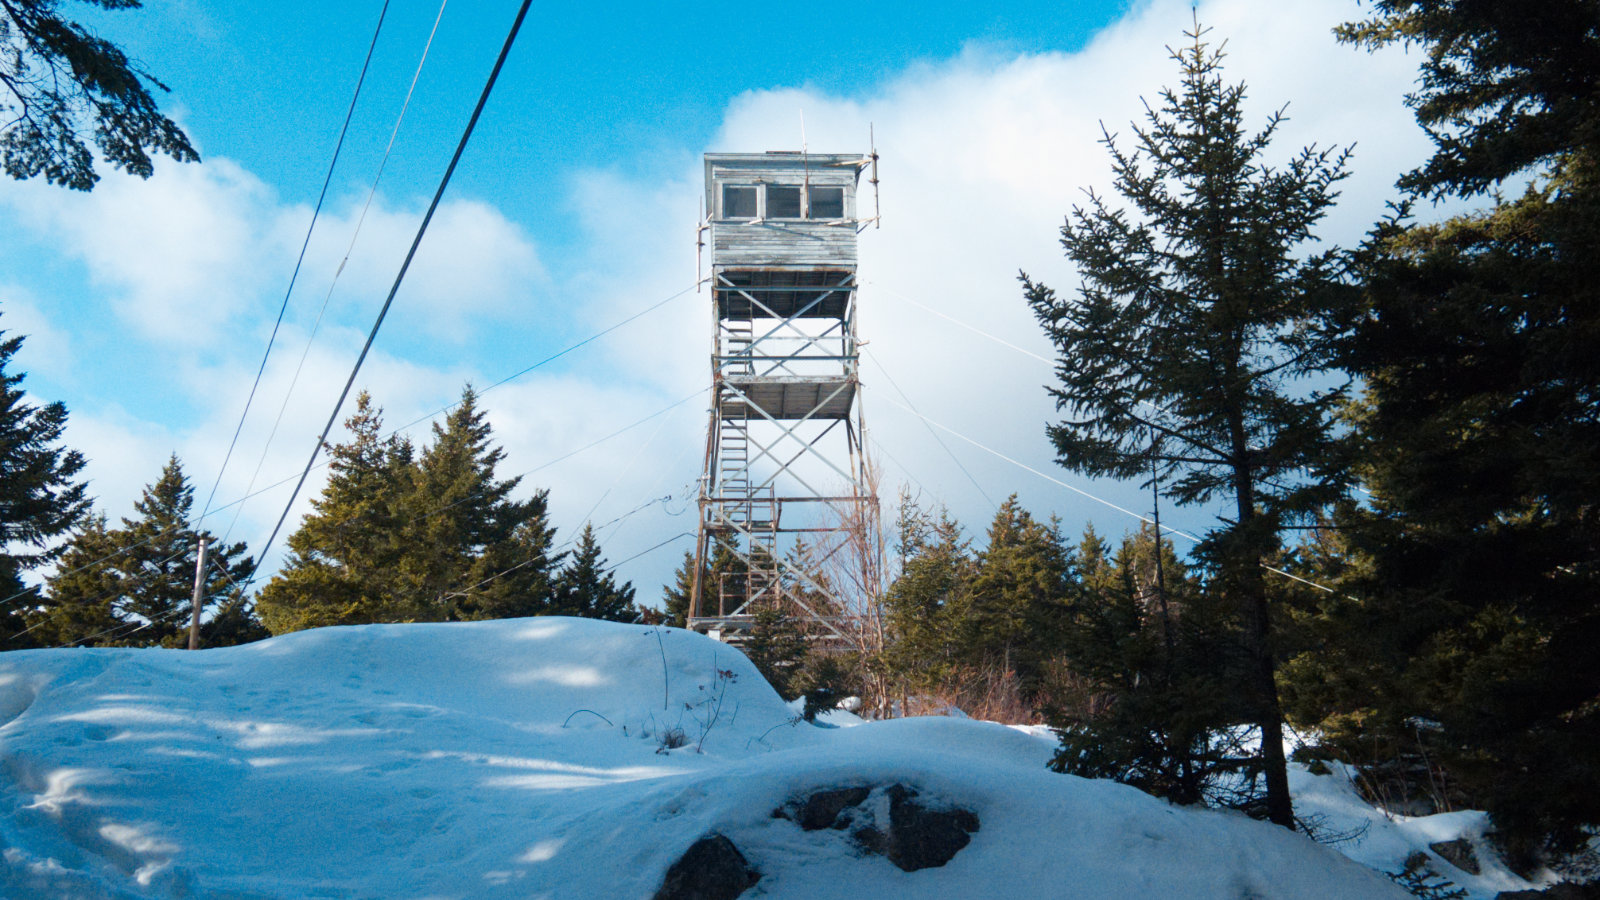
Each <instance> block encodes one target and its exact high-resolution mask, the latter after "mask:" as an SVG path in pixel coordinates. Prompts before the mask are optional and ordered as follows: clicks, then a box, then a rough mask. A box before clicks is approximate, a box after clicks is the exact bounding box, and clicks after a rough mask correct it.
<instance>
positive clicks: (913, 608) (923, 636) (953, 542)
mask: <svg viewBox="0 0 1600 900" xmlns="http://www.w3.org/2000/svg"><path fill="white" fill-rule="evenodd" d="M897 543H898V545H899V551H900V555H901V558H902V563H901V571H900V576H899V577H898V578H896V579H895V580H894V582H893V583H892V584H891V585H890V586H889V591H888V594H887V596H885V598H884V606H885V608H886V609H887V619H888V621H887V630H888V632H889V641H888V646H887V647H886V648H885V651H884V656H885V662H886V664H887V665H888V668H889V671H890V672H891V674H892V675H893V676H894V677H895V679H896V680H898V681H899V682H900V683H901V685H902V687H903V689H904V690H909V691H922V690H929V689H933V688H936V687H937V686H939V685H941V684H947V683H949V682H950V681H952V680H953V679H954V677H955V675H956V673H957V671H959V668H960V667H961V665H962V664H963V663H964V662H965V661H966V659H967V654H966V653H965V652H964V650H963V647H962V644H961V641H960V640H959V638H958V634H959V633H960V629H958V628H957V624H956V623H958V622H960V621H961V620H962V617H963V616H964V614H965V611H966V610H967V609H969V608H970V606H971V589H972V580H973V578H974V577H975V575H976V569H977V561H976V559H975V558H974V557H973V553H972V548H971V544H970V542H969V541H968V540H967V539H966V538H965V537H963V536H962V533H961V525H960V523H959V522H957V521H956V520H954V519H952V518H951V517H950V516H949V514H948V513H947V512H944V511H941V513H940V515H939V516H938V517H937V518H936V519H934V518H930V517H927V516H922V515H915V516H908V515H905V514H902V516H901V520H900V528H899V535H898V537H897Z"/></svg>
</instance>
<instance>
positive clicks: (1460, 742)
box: [1319, 0, 1600, 855]
mask: <svg viewBox="0 0 1600 900" xmlns="http://www.w3.org/2000/svg"><path fill="white" fill-rule="evenodd" d="M1373 12H1374V15H1373V17H1372V18H1371V19H1370V20H1368V21H1365V22H1359V23H1354V24H1351V25H1348V26H1346V27H1345V28H1344V29H1343V30H1342V36H1343V37H1344V38H1345V39H1346V40H1349V41H1352V42H1355V43H1357V44H1361V45H1365V46H1369V47H1375V46H1381V45H1385V44H1389V43H1395V42H1403V43H1406V44H1412V45H1419V46H1420V47H1421V49H1422V51H1423V62H1422V76H1421V79H1420V82H1419V89H1418V91H1417V92H1415V93H1414V94H1413V95H1412V96H1411V97H1410V98H1408V102H1409V103H1410V104H1411V105H1412V106H1413V108H1414V109H1415V111H1416V115H1417V120H1418V122H1419V123H1421V124H1422V125H1423V127H1424V128H1426V129H1427V130H1428V131H1429V133H1430V134H1431V136H1432V137H1433V139H1434V143H1435V146H1436V151H1435V153H1434V155H1433V157H1432V158H1431V159H1430V160H1428V161H1427V162H1426V163H1425V164H1424V165H1423V166H1421V167H1420V168H1418V169H1417V170H1416V171H1414V172H1411V173H1409V174H1407V175H1406V176H1404V177H1403V178H1402V179H1401V186H1402V187H1404V188H1405V189H1407V190H1408V191H1409V192H1411V194H1412V195H1413V197H1415V198H1419V199H1422V198H1429V199H1436V198H1440V197H1448V196H1456V197H1463V198H1469V197H1475V196H1482V195H1484V194H1490V205H1489V206H1488V208H1486V209H1484V210H1481V211H1478V212H1474V213H1470V214H1466V215H1461V216H1457V217H1454V218H1452V219H1450V220H1448V221H1446V222H1442V223H1436V224H1423V225H1410V224H1409V223H1408V221H1407V219H1406V217H1405V215H1404V210H1402V214H1401V215H1398V216H1396V217H1394V218H1393V219H1392V220H1390V221H1388V222H1385V223H1382V224H1381V225H1380V227H1379V228H1378V230H1377V233H1376V234H1375V236H1374V239H1373V240H1372V241H1371V243H1370V245H1369V247H1368V248H1367V252H1366V254H1365V255H1364V258H1363V259H1362V262H1363V271H1362V274H1363V276H1364V281H1365V287H1366V290H1365V300H1366V308H1365V309H1364V310H1363V311H1362V312H1363V315H1362V316H1361V317H1359V318H1358V319H1357V320H1356V327H1355V330H1354V336H1353V339H1352V340H1351V341H1350V342H1349V345H1348V351H1349V355H1348V357H1347V359H1346V365H1347V366H1348V367H1349V368H1350V369H1352V370H1353V371H1355V372H1356V373H1358V374H1359V375H1361V376H1362V378H1363V380H1364V383H1365V385H1366V392H1365V395H1364V396H1363V398H1362V402H1361V403H1360V404H1359V405H1358V406H1356V407H1354V408H1353V409H1352V412H1351V417H1352V420H1353V422H1354V425H1355V430H1356V432H1357V435H1358V441H1359V442H1358V445H1357V450H1358V453H1359V456H1360V459H1361V460H1362V464H1363V472H1362V474H1363V477H1364V478H1365V479H1366V481H1367V482H1368V486H1369V487H1370V488H1371V489H1372V492H1373V500H1372V503H1371V505H1370V506H1369V507H1366V508H1352V509H1350V510H1348V513H1347V515H1346V516H1345V517H1344V518H1343V519H1342V520H1341V524H1342V525H1343V526H1345V527H1346V528H1347V529H1348V533H1349V537H1348V540H1349V543H1350V547H1351V550H1352V552H1353V553H1354V554H1355V556H1356V563H1355V566H1354V571H1353V573H1352V575H1351V578H1350V579H1349V580H1348V581H1347V582H1346V583H1345V584H1344V585H1342V587H1343V588H1344V590H1343V591H1342V592H1341V596H1342V595H1343V594H1350V595H1353V596H1355V597H1357V598H1359V601H1341V600H1338V599H1337V598H1335V601H1334V602H1335V603H1337V604H1339V605H1340V606H1341V607H1342V608H1337V609H1330V610H1328V611H1327V617H1328V621H1329V622H1335V621H1350V622H1355V623H1360V624H1362V625H1364V626H1365V627H1366V629H1367V630H1366V632H1365V633H1362V634H1360V635H1358V634H1354V633H1348V632H1347V633H1344V634H1343V636H1342V639H1341V640H1338V641H1337V642H1336V643H1335V645H1334V647H1333V649H1332V652H1333V653H1341V654H1348V655H1349V657H1350V658H1351V659H1352V660H1359V661H1360V662H1359V663H1353V664H1352V668H1355V667H1357V666H1359V667H1360V668H1365V669H1369V670H1377V671H1384V672H1386V671H1392V670H1388V669H1384V668H1383V666H1385V665H1387V664H1389V663H1393V664H1395V665H1396V666H1398V670H1397V675H1396V676H1391V677H1389V678H1385V679H1383V680H1382V684H1383V685H1384V688H1385V689H1384V690H1381V691H1376V692H1373V693H1372V694H1370V695H1368V696H1367V697H1366V698H1359V697H1355V698H1353V697H1350V696H1348V695H1347V694H1345V693H1344V692H1340V691H1334V690H1328V691H1326V692H1323V694H1322V696H1321V698H1320V702H1321V703H1322V704H1323V710H1322V713H1323V715H1324V716H1325V717H1327V718H1329V719H1336V718H1343V719H1344V720H1346V721H1348V720H1350V719H1351V717H1354V716H1356V715H1360V714H1361V712H1360V711H1361V710H1362V709H1370V710H1371V712H1372V713H1374V715H1373V716H1372V719H1373V720H1374V721H1375V722H1380V723H1384V724H1383V728H1384V730H1385V731H1387V730H1388V729H1391V728H1394V727H1396V726H1397V725H1398V724H1400V723H1404V722H1405V721H1406V720H1407V719H1412V718H1420V719H1426V720H1429V721H1431V722H1435V723H1437V724H1438V726H1439V731H1438V743H1439V745H1440V747H1441V748H1442V749H1443V750H1444V753H1443V754H1442V755H1441V756H1439V757H1436V758H1437V759H1440V760H1442V761H1443V762H1444V764H1445V765H1446V767H1447V769H1449V770H1450V773H1451V774H1452V775H1453V776H1454V777H1455V778H1456V779H1458V780H1459V781H1460V782H1461V784H1462V785H1464V786H1465V787H1466V788H1467V789H1468V792H1469V793H1470V794H1471V795H1472V796H1473V797H1474V798H1475V800H1474V802H1476V803H1480V804H1482V805H1484V806H1485V807H1486V808H1487V809H1488V810H1489V812H1490V814H1491V816H1492V818H1493V820H1494V822H1495V824H1496V826H1497V828H1498V829H1499V830H1500V832H1501V833H1502V835H1503V836H1505V837H1506V838H1507V839H1508V843H1509V844H1510V845H1511V848H1512V849H1513V851H1515V852H1516V853H1518V854H1521V855H1525V854H1531V853H1532V852H1533V851H1534V850H1536V849H1537V848H1538V847H1539V846H1540V845H1541V844H1542V843H1543V842H1544V841H1545V839H1546V838H1547V837H1549V838H1553V839H1554V840H1555V844H1556V846H1558V847H1560V846H1566V847H1570V846H1573V845H1575V844H1578V843H1580V842H1581V841H1582V840H1584V829H1585V827H1589V826H1595V825H1597V824H1600V708H1597V707H1596V704H1595V701H1594V698H1595V697H1596V696H1600V655H1597V654H1595V652H1594V647H1595V646H1596V645H1597V644H1600V606H1597V605H1596V604H1595V602H1594V598H1595V597H1596V596H1600V515H1597V514H1596V510H1597V506H1596V504H1595V499H1594V498H1595V497H1596V496H1600V399H1597V398H1600V354H1597V353H1596V352H1595V349H1594V348H1595V346H1596V335H1600V293H1597V292H1600V257H1597V255H1596V254H1595V252H1594V248H1595V247H1596V246H1600V108H1597V106H1596V104H1595V101H1594V98H1595V97H1596V95H1597V92H1600V8H1597V6H1596V5H1595V4H1594V3H1593V2H1591V0H1550V2H1546V3H1541V4H1539V5H1538V6H1537V8H1536V9H1531V10H1528V9H1519V8H1517V7H1515V6H1512V5H1507V4H1493V3H1471V4H1468V3H1443V2H1437V0H1378V2H1376V3H1374V4H1373ZM1524 179H1526V186H1525V187H1524V185H1523V181H1524ZM1507 182H1510V183H1511V185H1512V186H1513V187H1512V190H1513V195H1512V196H1510V197H1506V196H1502V195H1501V194H1500V193H1499V191H1500V189H1501V188H1502V187H1503V186H1505V185H1506V183H1507ZM1332 664H1336V661H1333V663H1332ZM1329 665H1330V664H1329V663H1326V662H1325V663H1324V664H1322V665H1320V666H1319V668H1322V669H1326V668H1328V667H1329Z"/></svg>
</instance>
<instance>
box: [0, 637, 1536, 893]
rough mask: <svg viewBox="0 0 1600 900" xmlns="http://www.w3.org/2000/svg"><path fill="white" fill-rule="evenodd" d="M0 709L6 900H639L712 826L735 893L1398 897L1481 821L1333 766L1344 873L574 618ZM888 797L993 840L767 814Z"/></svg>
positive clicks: (254, 649) (109, 658)
mask: <svg viewBox="0 0 1600 900" xmlns="http://www.w3.org/2000/svg"><path fill="white" fill-rule="evenodd" d="M0 722H3V723H4V724H3V725H0V853H3V859H4V864H3V866H0V896H3V897H6V898H12V900H22V898H32V897H71V898H80V897H81V898H98V897H116V898H123V897H141V898H142V897H159V898H218V900H221V898H230V900H244V898H269V897H270V898H279V897H308V898H310V897H316V898H369V897H370V898H448V897H461V898H468V897H471V898H477V897H488V898H492V897H516V898H530V897H531V898H541V897H550V898H556V897H574V898H591V897H594V898H632V897H636V898H647V897H650V896H651V895H652V894H653V893H654V892H655V891H656V889H657V888H658V887H659V886H660V884H661V882H662V878H663V875H664V873H665V872H666V870H667V868H668V867H669V866H670V865H671V864H672V863H673V862H674V861H676V860H677V859H678V857H679V856H680V855H682V853H683V852H684V850H685V848H687V847H688V846H689V845H690V844H692V843H693V842H694V841H696V840H697V839H698V838H700V837H702V836H704V835H706V834H708V833H711V832H718V833H721V834H723V835H726V836H728V837H729V838H730V839H732V841H733V842H734V843H735V844H736V845H737V846H738V847H739V848H740V850H741V851H743V853H744V855H745V856H746V857H747V859H748V860H749V861H750V863H751V864H752V865H753V866H754V867H755V868H756V869H758V870H759V871H760V872H761V873H762V877H761V880H760V881H759V882H758V883H757V884H756V885H755V887H753V888H751V889H750V890H749V891H748V892H747V893H746V894H745V895H744V896H746V897H761V896H766V897H804V898H833V897H838V898H856V897H880V898H888V897H928V898H938V897H951V898H957V897H959V898H972V897H1017V898H1023V897H1064V896H1070V897H1118V898H1122V897H1127V898H1133V897H1186V898H1210V897H1215V898H1229V900H1235V898H1246V897H1249V898H1278V897H1283V898H1288V897H1306V898H1319V900H1320V898H1338V897H1349V898H1381V897H1400V898H1403V897H1406V896H1408V895H1407V894H1406V893H1405V892H1404V891H1401V890H1400V889H1398V888H1397V887H1395V886H1394V885H1393V884H1392V883H1391V882H1390V881H1389V880H1388V879H1387V878H1385V877H1384V876H1383V875H1381V874H1379V873H1377V872H1376V871H1374V870H1373V868H1369V866H1376V867H1379V868H1384V869H1387V870H1391V871H1392V870H1395V869H1398V868H1399V867H1400V864H1401V861H1402V860H1403V859H1404V858H1405V857H1406V855H1407V854H1408V853H1410V852H1412V851H1414V850H1416V849H1419V848H1426V846H1427V844H1428V843H1429V842H1431V841H1438V840H1446V839H1450V838H1454V837H1457V836H1458V835H1460V834H1461V833H1463V832H1465V833H1467V834H1469V835H1470V834H1472V833H1474V832H1475V830H1478V829H1481V827H1482V822H1481V817H1477V816H1475V815H1474V814H1471V813H1458V814H1453V817H1451V818H1448V819H1447V818H1445V817H1433V818H1432V819H1430V820H1415V821H1410V822H1391V821H1389V820H1386V819H1384V818H1383V817H1382V816H1379V815H1378V814H1376V813H1375V812H1373V811H1372V810H1371V809H1370V807H1367V806H1365V805H1364V804H1362V803H1360V801H1359V799H1358V798H1357V797H1356V796H1355V794H1354V793H1353V792H1351V791H1350V790H1349V787H1348V780H1347V779H1344V778H1342V777H1341V776H1339V775H1337V774H1336V775H1330V776H1312V775H1309V774H1307V773H1305V772H1303V771H1301V772H1297V773H1296V776H1295V782H1294V786H1295V788H1296V790H1297V792H1298V793H1299V802H1300V804H1301V810H1300V811H1301V812H1302V814H1304V813H1306V812H1307V811H1314V812H1321V813H1323V814H1324V816H1325V818H1326V820H1327V824H1328V825H1329V827H1331V828H1338V829H1344V830H1348V829H1349V827H1350V826H1351V825H1353V824H1356V823H1358V822H1361V821H1365V822H1369V823H1370V826H1369V828H1368V831H1367V834H1366V836H1365V837H1364V838H1363V839H1362V840H1360V841H1359V842H1351V843H1349V844H1346V845H1343V846H1341V848H1340V849H1341V850H1343V851H1344V852H1345V853H1347V854H1349V856H1351V857H1354V858H1355V859H1356V860H1359V861H1360V862H1361V863H1365V864H1366V865H1360V864H1358V863H1356V862H1353V861H1351V859H1347V858H1346V857H1345V856H1343V855H1341V854H1340V853H1339V852H1335V851H1334V850H1332V849H1329V848H1327V847H1324V846H1320V845H1317V844H1314V843H1312V842H1310V841H1308V840H1306V839H1305V838H1303V837H1300V836H1297V835H1293V834H1290V833H1288V832H1286V831H1284V830H1282V829H1279V828H1275V827H1272V826H1269V825H1266V824H1263V823H1260V822H1254V821H1250V820H1248V819H1245V818H1243V817H1241V816H1237V815H1229V814H1224V813H1219V812H1209V811H1203V810H1194V809H1180V808H1174V807H1171V806H1168V805H1167V804H1165V803H1163V802H1161V801H1159V800H1156V799H1154V798H1151V797H1148V796H1146V795H1144V794H1141V793H1139V792H1138V791H1135V790H1133V789H1131V788H1127V787H1123V786H1121V785H1117V784H1113V783H1108V782H1095V781H1086V780H1083V779H1078V778H1073V777H1069V776H1062V775H1056V774H1053V773H1050V772H1048V771H1047V770H1046V769H1045V767H1044V763H1045V761H1046V760H1047V759H1048V758H1049V756H1050V752H1051V749H1052V741H1050V740H1049V739H1048V737H1046V736H1044V735H1041V734H1037V733H1030V732H1028V731H1026V730H1019V729H1013V728H1007V727H1004V726H1000V725H994V724H990V723H985V722H976V721H970V720H964V719H958V718H944V717H938V718H917V719H899V720H892V721H886V722H874V723H867V724H863V725H859V726H856V725H854V723H853V717H850V716H848V715H847V714H839V715H838V716H836V717H834V723H833V724H832V727H825V726H818V725H812V724H808V723H805V722H800V721H797V720H796V718H795V716H794V713H793V711H792V709H791V708H790V707H789V706H788V705H786V704H785V703H784V702H783V701H782V700H781V698H779V697H778V696H777V694H775V693H774V692H773V691H772V689H771V688H770V687H769V686H768V685H767V684H766V682H765V681H763V680H762V679H761V677H760V675H759V674H758V673H757V672H756V671H755V669H754V668H753V667H752V666H751V665H750V663H749V662H748V661H747V660H746V659H745V658H744V657H743V656H742V655H740V654H739V653H737V652H735V651H732V650H730V649H729V648H727V647H726V646H724V645H721V644H718V643H716V642H714V641H711V640H709V639H707V638H704V637H701V636H699V635H695V634H691V633H688V632H685V631H680V630H676V629H666V628H647V627H642V626H627V625H615V624H611V623H605V622H595V621H587V620H579V619H561V618H543V619H522V620H511V621H502V622H484V623H474V624H459V625H457V624H451V625H393V626H366V627H356V628H328V629H320V630H315V631H308V632H301V633H298V634H293V635H288V636H286V637H281V638H276V639H274V640H270V641H265V642H262V643H259V644H254V645H250V646H246V647H237V648H229V649H220V650H206V651H201V652H198V653H189V652H185V651H169V650H66V651H24V652H15V653H7V654H4V655H3V656H0ZM669 736H671V737H672V739H671V740H669V739H668V738H669ZM680 736H681V740H682V741H683V742H684V743H683V745H682V746H678V747H676V748H675V749H669V748H668V747H667V744H672V743H678V741H679V739H680ZM891 783H902V784H906V785H910V786H913V787H915V788H916V789H917V790H918V791H919V792H920V795H921V797H923V798H926V799H929V800H932V801H935V802H938V803H947V804H953V805H959V806H962V807H964V808H966V809H969V810H971V811H972V812H974V813H976V814H977V816H978V818H979V820H980V823H981V825H980V829H979V831H978V832H977V833H975V834H973V835H972V841H971V843H970V844H969V845H968V846H967V847H966V848H965V849H963V850H961V851H960V852H959V853H957V854H956V856H955V858H954V859H952V860H951V861H950V862H949V864H947V865H945V866H943V867H942V868H930V869H922V870H920V871H915V872H903V871H901V870H900V869H898V868H896V867H895V866H894V865H892V864H891V863H890V862H889V861H888V860H886V859H885V858H883V857H881V856H876V855H871V854H863V853H862V852H861V851H859V850H857V849H856V848H855V846H854V844H852V843H851V841H850V839H849V837H848V835H847V834H846V833H845V832H843V831H834V830H822V831H813V832H806V831H802V830H801V829H800V828H799V827H798V826H797V825H796V824H794V823H793V822H791V821H789V820H787V819H782V818H774V817H773V815H772V813H773V810H774V809H776V808H777V807H779V806H781V805H783V804H784V803H785V802H786V801H787V800H789V799H790V798H793V797H796V796H798V795H802V794H805V793H808V792H810V791H814V790H818V789H823V788H831V787H840V786H847V785H858V784H879V785H887V784H891ZM1439 865H1441V866H1442V865H1443V864H1442V863H1439ZM1449 874H1450V876H1451V877H1452V879H1453V880H1455V881H1456V882H1457V883H1458V884H1463V885H1466V886H1469V887H1471V888H1472V889H1473V890H1474V896H1478V897H1492V896H1493V894H1494V891H1495V890H1498V889H1504V888H1507V887H1513V886H1516V887H1520V886H1526V883H1525V882H1520V881H1517V880H1515V879H1514V877H1513V876H1511V875H1510V874H1509V873H1506V872H1504V871H1503V870H1501V869H1499V868H1497V867H1495V866H1494V865H1493V864H1492V863H1491V864H1490V867H1489V868H1488V869H1487V870H1486V873H1485V875H1484V876H1483V878H1481V879H1472V878H1467V877H1465V876H1464V875H1462V874H1461V873H1457V872H1455V871H1453V870H1452V871H1450V873H1449ZM1458 875H1459V876H1460V877H1458Z"/></svg>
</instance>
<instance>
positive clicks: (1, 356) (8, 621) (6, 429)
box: [0, 331, 89, 649]
mask: <svg viewBox="0 0 1600 900" xmlns="http://www.w3.org/2000/svg"><path fill="white" fill-rule="evenodd" d="M23 340H24V338H23V337H22V336H21V335H12V336H7V334H6V332H4V331H0V473H3V477H0V649H14V648H16V647H22V646H31V645H32V644H33V643H34V642H33V641H32V637H34V635H28V636H23V635H22V634H21V633H22V632H23V631H25V630H26V628H27V627H28V626H27V625H26V624H25V623H24V620H23V616H22V615H21V612H22V611H23V610H26V609H34V608H37V606H38V601H39V598H38V593H37V590H36V589H30V588H29V587H28V586H27V585H26V584H24V582H23V576H24V575H26V574H28V573H29V572H32V571H34V570H36V569H38V568H39V567H41V566H45V565H48V564H49V563H51V562H54V561H55V560H56V559H57V558H58V556H59V554H60V553H61V548H60V547H59V546H58V545H57V539H58V538H61V537H63V536H65V535H66V534H67V533H68V532H70V531H71V530H72V528H73V526H75V525H77V524H78V523H79V522H81V521H82V520H83V518H84V516H85V515H87V514H88V511H89V498H88V497H87V496H86V495H85V490H86V488H85V485H84V483H83V482H82V481H80V480H78V476H79V474H80V473H81V472H82V471H83V466H84V458H83V454H81V453H79V452H78V451H76V450H68V449H66V448H65V447H63V446H61V443H60V442H61V437H62V433H63V432H64V431H65V430H66V424H67V408H66V407H65V406H63V405H62V404H61V403H59V402H56V403H49V404H46V405H44V406H38V405H36V404H33V403H30V402H28V398H27V395H26V393H24V391H23V389H22V381H23V379H24V378H25V377H26V373H23V372H9V371H7V367H8V366H10V365H11V363H12V358H13V357H14V356H15V355H16V353H17V351H18V350H19V349H20V348H21V347H22V343H23Z"/></svg>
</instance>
